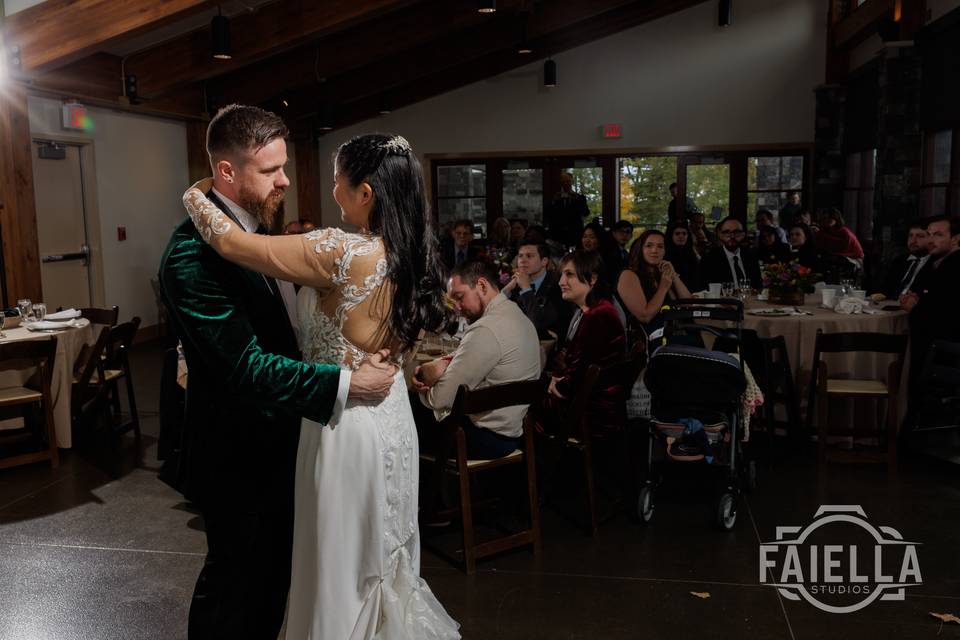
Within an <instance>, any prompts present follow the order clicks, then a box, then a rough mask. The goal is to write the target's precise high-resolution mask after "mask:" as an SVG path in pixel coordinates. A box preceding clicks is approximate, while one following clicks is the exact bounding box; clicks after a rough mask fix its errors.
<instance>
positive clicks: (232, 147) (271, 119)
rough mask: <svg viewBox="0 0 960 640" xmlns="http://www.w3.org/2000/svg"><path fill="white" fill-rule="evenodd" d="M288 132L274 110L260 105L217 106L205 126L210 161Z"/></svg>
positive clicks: (256, 148)
mask: <svg viewBox="0 0 960 640" xmlns="http://www.w3.org/2000/svg"><path fill="white" fill-rule="evenodd" d="M288 135H290V131H289V130H288V129H287V125H285V124H284V123H283V120H281V119H280V117H279V116H278V115H276V114H275V113H271V112H269V111H265V110H263V109H261V108H259V107H251V106H248V105H244V104H231V105H229V106H226V107H223V108H222V109H220V111H218V112H217V115H215V116H214V117H213V120H211V121H210V125H209V126H208V127H207V153H208V154H209V155H210V164H211V165H213V164H215V163H216V161H217V160H219V159H220V158H223V157H224V156H226V155H232V156H239V155H242V154H243V153H245V152H251V151H252V152H257V151H259V150H260V149H262V148H263V147H265V146H266V145H268V144H270V143H271V142H272V141H273V140H275V139H277V138H286V137H287V136H288Z"/></svg>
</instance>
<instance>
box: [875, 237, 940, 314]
mask: <svg viewBox="0 0 960 640" xmlns="http://www.w3.org/2000/svg"><path fill="white" fill-rule="evenodd" d="M929 258H930V256H929V255H928V254H927V223H926V221H921V220H917V221H914V222H913V224H911V225H910V229H909V231H908V232H907V253H906V255H902V256H900V257H898V258H894V260H893V261H892V262H891V263H890V268H889V270H888V271H887V275H886V277H885V278H884V279H883V290H882V293H883V295H885V296H887V298H889V299H890V300H899V299H900V296H902V295H903V294H905V293H907V292H908V291H910V288H911V287H912V286H913V283H914V280H916V278H917V274H918V273H920V271H921V270H922V269H923V267H924V265H926V264H927V260H929Z"/></svg>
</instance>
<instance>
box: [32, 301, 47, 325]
mask: <svg viewBox="0 0 960 640" xmlns="http://www.w3.org/2000/svg"><path fill="white" fill-rule="evenodd" d="M46 317H47V305H45V304H44V303H42V302H35V303H33V319H34V320H37V321H40V320H43V319H44V318H46Z"/></svg>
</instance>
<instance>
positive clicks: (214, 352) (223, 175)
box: [159, 105, 395, 640]
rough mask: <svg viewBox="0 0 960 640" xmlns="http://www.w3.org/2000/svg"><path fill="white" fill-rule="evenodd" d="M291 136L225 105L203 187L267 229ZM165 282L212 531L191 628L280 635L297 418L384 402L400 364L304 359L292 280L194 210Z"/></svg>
mask: <svg viewBox="0 0 960 640" xmlns="http://www.w3.org/2000/svg"><path fill="white" fill-rule="evenodd" d="M286 135H287V128H286V126H285V125H284V124H283V121H282V120H280V118H278V117H277V116H276V115H274V114H272V113H269V112H267V111H264V110H262V109H258V108H256V107H247V106H241V105H231V106H229V107H225V108H223V109H221V110H220V112H219V113H218V114H217V115H216V116H215V117H214V118H213V120H211V121H210V125H209V127H208V129H207V153H208V154H209V156H210V164H211V168H212V169H213V175H214V178H213V189H212V190H211V191H210V192H209V193H208V194H207V195H208V197H209V198H210V199H211V200H212V201H213V202H214V203H215V204H216V205H217V206H218V207H219V208H220V210H221V211H223V212H224V213H225V214H226V215H227V216H228V217H229V218H230V219H231V220H233V224H238V225H240V226H241V227H243V228H244V229H246V230H248V231H256V232H258V233H263V232H266V230H267V229H270V228H273V226H274V224H275V222H276V220H277V217H278V210H279V208H280V204H281V202H282V201H283V196H284V190H285V189H286V188H287V186H289V184H290V181H289V180H288V179H287V177H286V175H285V174H284V171H283V167H284V164H285V163H286V160H287V153H286V142H285V141H284V138H285V137H286ZM159 279H160V289H161V294H162V296H163V301H164V304H165V305H166V307H167V309H168V311H169V312H170V316H171V318H172V319H173V323H174V325H175V326H176V329H177V334H178V336H179V338H180V340H181V342H182V344H183V349H184V353H185V357H186V362H187V366H188V368H189V371H190V375H189V376H188V378H187V394H186V406H185V409H184V417H183V434H182V441H181V454H180V455H181V469H180V472H181V473H180V475H181V480H182V485H180V486H183V487H184V490H183V493H184V495H185V496H186V497H187V498H189V499H190V500H191V501H193V502H194V503H196V505H197V506H198V507H199V508H200V512H201V513H202V514H203V521H204V527H205V530H206V534H207V557H206V560H205V562H204V566H203V569H202V570H201V572H200V576H199V578H198V579H197V584H196V588H195V590H194V594H193V602H192V603H191V606H190V618H189V623H188V635H189V638H190V639H191V640H199V639H205V638H276V637H277V636H278V634H279V632H280V627H281V624H282V623H283V615H284V609H285V606H286V600H287V591H288V590H289V588H290V565H291V562H292V558H291V556H292V547H293V503H294V474H295V465H296V457H297V445H298V442H299V439H300V419H301V417H302V416H307V417H309V418H311V419H312V420H316V421H318V422H322V423H326V422H327V421H328V420H330V418H331V416H333V415H334V414H335V412H336V411H339V410H340V408H342V407H343V405H344V403H345V402H346V400H347V398H348V397H351V398H361V399H362V398H365V399H367V400H380V399H383V398H384V397H386V394H387V392H388V391H389V389H390V387H391V385H392V384H393V375H394V373H395V369H394V368H393V367H391V366H387V365H384V364H382V363H380V362H379V360H380V358H379V356H378V357H377V358H374V359H373V360H375V361H376V363H375V364H370V363H367V364H364V365H363V366H362V367H361V368H360V369H358V370H357V371H354V372H353V373H352V374H351V373H350V372H348V371H343V372H342V371H341V370H340V368H339V367H338V366H336V365H332V364H331V365H321V364H306V363H304V362H301V361H300V349H299V347H298V345H297V340H296V336H295V333H294V328H293V326H292V325H291V321H290V316H289V315H288V304H287V303H288V301H287V300H285V299H284V290H285V289H286V288H287V287H286V286H284V285H282V284H281V283H278V282H276V281H275V280H274V279H273V278H268V277H265V276H263V275H261V274H259V273H254V272H253V271H249V270H247V269H245V268H243V267H241V266H239V265H237V264H234V263H231V262H228V261H226V260H224V259H223V258H221V257H220V256H219V255H218V254H217V253H216V252H215V251H214V250H213V249H212V248H211V247H210V245H208V244H207V243H205V242H204V241H203V239H202V238H201V237H200V234H199V232H198V231H197V230H196V228H195V227H194V225H193V222H191V221H190V219H189V218H187V219H186V220H185V221H184V222H182V223H181V224H180V225H179V226H178V227H177V228H176V230H175V231H174V232H173V236H172V237H171V239H170V242H169V244H168V245H167V249H166V250H165V251H164V254H163V257H162V259H161V263H160V272H159Z"/></svg>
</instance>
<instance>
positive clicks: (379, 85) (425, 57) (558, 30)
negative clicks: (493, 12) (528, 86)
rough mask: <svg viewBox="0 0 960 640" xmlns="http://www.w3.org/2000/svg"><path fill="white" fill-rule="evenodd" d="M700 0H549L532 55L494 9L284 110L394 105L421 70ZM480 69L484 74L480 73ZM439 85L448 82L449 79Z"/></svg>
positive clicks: (539, 46) (298, 113)
mask: <svg viewBox="0 0 960 640" xmlns="http://www.w3.org/2000/svg"><path fill="white" fill-rule="evenodd" d="M703 1H704V0H660V1H659V2H651V1H650V0H632V1H631V0H554V2H553V3H552V4H551V5H550V7H549V11H544V12H540V13H537V14H534V15H532V16H531V19H530V23H529V27H528V31H527V33H528V41H529V43H530V44H531V45H532V47H533V49H534V55H535V58H530V57H528V56H522V55H519V54H517V53H516V50H515V49H516V45H517V40H518V32H517V30H516V28H515V21H514V20H512V19H510V18H511V17H510V16H506V15H505V16H503V17H502V18H497V17H495V18H493V19H491V20H490V21H488V22H486V23H485V24H483V25H480V26H477V27H475V28H473V29H470V30H468V31H467V32H462V33H454V34H448V35H446V36H444V37H443V38H442V39H440V40H438V41H435V42H431V43H428V44H425V45H423V46H422V47H419V48H418V49H416V50H412V51H408V52H404V53H402V54H399V55H396V56H394V57H393V59H392V61H391V62H389V63H384V62H375V63H373V64H371V65H368V66H367V67H364V68H361V69H356V70H353V71H350V72H349V73H346V74H342V75H339V76H337V77H335V78H331V79H329V80H328V81H327V82H325V83H323V84H321V85H314V86H313V87H310V88H309V89H305V90H301V91H298V92H295V93H291V94H288V96H289V97H287V98H286V99H287V101H288V103H289V104H290V108H289V109H287V110H286V112H285V115H286V117H287V118H290V119H297V118H300V117H302V116H304V115H309V114H312V113H315V112H316V110H317V107H318V105H319V104H320V103H321V102H322V101H325V102H335V103H336V104H337V105H343V104H345V103H349V102H356V101H360V100H362V99H363V98H365V97H371V96H372V97H375V98H377V100H379V99H380V98H381V97H383V96H387V97H389V101H390V102H391V103H393V105H392V106H394V107H395V106H397V105H398V104H401V103H402V100H401V99H400V98H399V96H397V95H395V94H397V93H403V92H407V91H409V88H410V87H411V86H416V85H418V84H422V83H423V82H424V79H425V78H429V77H431V76H434V75H437V74H443V73H444V72H447V71H448V72H449V73H448V75H449V76H450V77H451V78H453V79H456V78H458V77H465V78H466V77H470V78H474V77H475V76H474V74H473V71H474V70H475V69H476V68H477V67H480V66H482V65H481V64H480V61H482V60H485V59H490V58H494V59H497V60H502V61H503V62H502V64H500V63H498V64H496V65H494V66H495V68H497V69H501V70H509V69H511V68H516V67H520V66H523V65H526V64H529V63H530V62H531V61H532V60H533V59H536V58H542V57H545V56H546V55H548V54H552V53H555V52H557V51H562V50H564V49H568V48H572V47H575V46H579V45H580V44H584V43H587V42H590V41H592V40H596V39H598V38H601V37H604V36H605V35H609V34H611V33H616V32H618V31H622V30H624V29H627V28H630V27H632V26H636V25H637V24H641V23H642V22H647V21H649V20H653V19H655V18H657V17H660V16H663V15H667V14H669V13H673V12H675V11H678V10H680V9H682V8H686V7H689V6H692V5H694V4H698V3H699V2H703ZM498 13H499V12H498ZM500 72H502V71H497V73H500ZM493 75H495V74H493ZM480 77H481V78H482V77H489V75H484V73H481V76H480ZM472 81H473V80H471V82H472ZM463 84H466V83H463ZM444 86H448V85H447V83H444ZM459 86H462V85H459ZM446 90H449V89H446ZM431 95H436V93H432V94H431ZM277 102H278V101H277V99H275V100H274V101H271V102H269V103H267V104H266V106H267V107H268V108H274V109H278V111H279V112H281V113H284V111H282V110H280V109H279V107H278V104H277ZM343 111H345V110H344V109H342V108H341V109H338V112H343ZM338 125H339V122H338Z"/></svg>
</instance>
